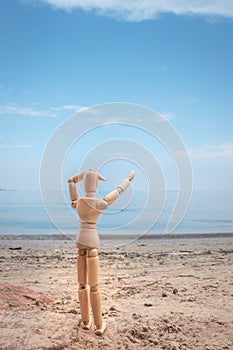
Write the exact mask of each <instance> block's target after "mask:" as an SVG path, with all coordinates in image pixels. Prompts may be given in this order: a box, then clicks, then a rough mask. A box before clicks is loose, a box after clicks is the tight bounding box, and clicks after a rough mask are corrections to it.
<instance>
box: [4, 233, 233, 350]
mask: <svg viewBox="0 0 233 350" xmlns="http://www.w3.org/2000/svg"><path fill="white" fill-rule="evenodd" d="M76 253H77V252H76V248H75V245H74V242H72V241H68V240H67V241H62V240H61V241H58V240H51V241H47V240H44V241H43V240H41V241H39V240H38V241H37V240H33V241H29V240H26V239H24V240H1V252H0V261H1V265H0V276H1V278H0V281H1V283H0V295H1V301H0V315H1V316H0V324H1V327H0V328H1V330H0V332H1V335H0V349H1V350H9V349H11V350H13V349H17V350H29V349H30V350H32V349H43V350H45V349H46V350H47V349H48V350H51V349H66V350H71V349H72V350H73V349H99V348H101V349H167V350H178V349H181V350H184V349H193V350H194V349H195V350H196V349H197V350H199V349H205V350H223V349H233V332H232V329H233V312H232V310H233V238H230V237H228V238H214V239H211V238H208V239H207V238H205V239H204V238H202V239H194V238H192V239H170V240H161V239H160V240H157V241H154V240H144V241H136V242H135V243H134V244H130V245H125V246H118V247H116V246H111V245H110V246H109V247H108V248H106V247H105V248H102V249H100V250H99V258H100V290H101V295H102V304H103V315H104V319H105V320H106V322H107V331H106V332H105V334H104V336H102V337H98V336H96V335H95V334H94V331H93V329H92V330H89V331H85V330H83V329H82V328H81V327H80V313H79V303H78V301H77V282H76V281H77V277H76Z"/></svg>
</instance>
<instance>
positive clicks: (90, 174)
mask: <svg viewBox="0 0 233 350" xmlns="http://www.w3.org/2000/svg"><path fill="white" fill-rule="evenodd" d="M98 180H102V181H106V179H105V178H104V177H103V176H102V175H100V174H98V173H97V172H96V170H95V169H90V170H88V171H86V172H85V174H84V176H83V185H84V191H85V192H86V195H87V194H88V196H94V195H95V192H96V189H97V186H98Z"/></svg>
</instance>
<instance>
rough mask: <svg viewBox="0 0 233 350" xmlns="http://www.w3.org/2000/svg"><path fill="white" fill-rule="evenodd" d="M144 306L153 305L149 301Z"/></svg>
mask: <svg viewBox="0 0 233 350" xmlns="http://www.w3.org/2000/svg"><path fill="white" fill-rule="evenodd" d="M144 306H148V307H150V306H153V304H151V303H145V304H144Z"/></svg>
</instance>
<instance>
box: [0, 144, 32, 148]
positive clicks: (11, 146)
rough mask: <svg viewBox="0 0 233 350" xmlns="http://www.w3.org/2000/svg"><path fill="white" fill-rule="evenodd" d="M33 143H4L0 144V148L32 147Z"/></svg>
mask: <svg viewBox="0 0 233 350" xmlns="http://www.w3.org/2000/svg"><path fill="white" fill-rule="evenodd" d="M33 147H34V146H33V145H4V144H0V148H33Z"/></svg>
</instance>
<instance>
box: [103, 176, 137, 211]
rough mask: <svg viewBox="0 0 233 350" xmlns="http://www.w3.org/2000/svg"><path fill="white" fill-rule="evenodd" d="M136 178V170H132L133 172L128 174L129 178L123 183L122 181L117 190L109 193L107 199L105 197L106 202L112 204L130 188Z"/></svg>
mask: <svg viewBox="0 0 233 350" xmlns="http://www.w3.org/2000/svg"><path fill="white" fill-rule="evenodd" d="M134 176H135V170H131V172H130V173H129V174H128V176H127V177H126V179H124V180H123V181H121V183H120V184H119V185H118V186H117V188H116V189H115V190H113V191H112V192H110V193H108V194H107V195H106V196H105V197H104V199H103V200H104V201H105V202H107V205H106V207H107V206H108V205H110V204H112V203H113V202H114V201H115V200H116V199H117V198H118V197H119V196H120V195H121V194H122V193H123V192H124V191H125V190H126V189H127V187H128V186H129V184H130V182H131V181H132V180H133V178H134Z"/></svg>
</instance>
